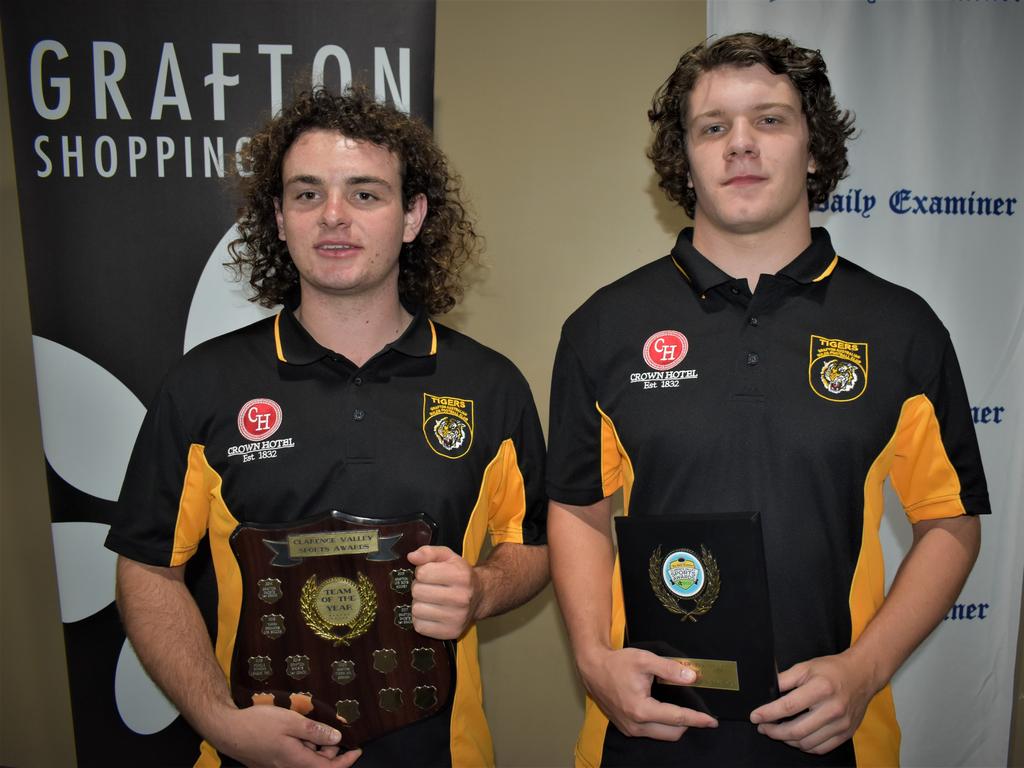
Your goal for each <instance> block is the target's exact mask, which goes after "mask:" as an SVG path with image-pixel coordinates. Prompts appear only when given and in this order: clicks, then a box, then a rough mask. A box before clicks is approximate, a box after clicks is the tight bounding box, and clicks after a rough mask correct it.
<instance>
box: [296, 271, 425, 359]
mask: <svg viewBox="0 0 1024 768" xmlns="http://www.w3.org/2000/svg"><path fill="white" fill-rule="evenodd" d="M295 317H296V319H298V321H299V323H301V324H302V327H303V328H305V329H306V331H308V332H309V335H310V336H312V337H313V338H314V339H316V342H317V343H318V344H320V345H321V346H323V347H326V348H327V349H329V350H331V351H332V352H337V353H338V354H339V355H344V356H345V357H346V358H348V359H349V360H351V361H352V362H353V363H354V364H355V365H356V366H357V367H362V366H363V365H364V364H365V363H366V361H367V360H369V359H370V358H371V357H373V356H374V355H375V354H377V353H378V352H380V350H382V349H383V348H384V347H385V346H387V345H388V344H390V343H391V342H393V341H394V340H395V339H397V338H398V337H399V336H401V335H402V333H403V332H404V331H405V329H406V328H408V327H409V323H410V322H411V321H412V315H410V314H409V313H408V312H406V311H405V308H404V307H403V306H402V304H401V302H399V300H398V293H397V292H393V293H392V295H391V296H390V298H389V299H385V300H381V299H379V298H378V299H377V300H374V299H373V297H364V296H353V297H338V296H324V295H322V294H319V293H315V292H312V291H306V290H304V291H302V304H301V305H300V306H299V308H298V309H297V310H295Z"/></svg>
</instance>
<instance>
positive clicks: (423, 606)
mask: <svg viewBox="0 0 1024 768" xmlns="http://www.w3.org/2000/svg"><path fill="white" fill-rule="evenodd" d="M460 615H465V611H464V610H462V611H460V610H459V609H458V608H457V607H455V606H452V605H438V604H437V603H427V602H423V601H421V600H414V601H413V621H416V620H417V618H419V620H420V621H422V622H447V621H451V620H453V618H456V617H458V616H460Z"/></svg>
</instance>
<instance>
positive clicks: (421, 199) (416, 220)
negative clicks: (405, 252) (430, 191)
mask: <svg viewBox="0 0 1024 768" xmlns="http://www.w3.org/2000/svg"><path fill="white" fill-rule="evenodd" d="M425 218H427V196H426V195H424V194H422V193H420V194H418V195H416V196H415V197H414V198H413V199H412V202H411V204H410V205H409V208H408V210H406V212H405V230H404V231H403V233H402V242H403V243H411V242H412V241H413V240H415V239H416V236H417V235H419V233H420V227H422V226H423V220H424V219H425Z"/></svg>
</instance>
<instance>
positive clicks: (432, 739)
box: [107, 310, 546, 766]
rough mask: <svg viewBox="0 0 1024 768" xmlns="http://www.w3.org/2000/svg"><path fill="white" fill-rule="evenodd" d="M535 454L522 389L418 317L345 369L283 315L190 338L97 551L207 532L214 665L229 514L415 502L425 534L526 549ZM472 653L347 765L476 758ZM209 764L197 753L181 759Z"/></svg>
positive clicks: (275, 517) (478, 704) (225, 608)
mask: <svg viewBox="0 0 1024 768" xmlns="http://www.w3.org/2000/svg"><path fill="white" fill-rule="evenodd" d="M543 463H544V445H543V435H542V433H541V429H540V423H539V420H538V418H537V413H536V408H535V406H534V404H533V398H532V396H531V393H530V389H529V386H528V384H527V383H526V380H525V379H524V378H523V376H522V375H521V374H520V373H519V371H518V370H517V369H516V367H515V366H514V365H513V364H512V363H511V362H510V361H509V360H507V359H506V358H504V357H502V356H501V355H499V354H498V353H496V352H494V351H492V350H490V349H488V348H486V347H484V346H482V345H480V344H478V343H476V342H475V341H473V340H472V339H470V338H468V337H466V336H464V335H462V334H460V333H457V332H456V331H453V330H450V329H448V328H445V327H444V326H442V325H439V324H437V323H434V322H432V321H431V320H430V319H428V318H427V317H426V316H425V315H424V314H420V315H418V316H417V317H416V318H415V319H414V320H413V322H412V323H411V324H410V326H409V328H408V329H407V330H406V332H405V333H404V334H403V335H402V336H401V338H399V339H398V340H397V341H395V342H394V343H393V344H390V345H388V346H387V347H385V348H384V349H383V350H381V352H379V353H378V354H377V355H375V356H374V357H373V358H372V359H371V360H369V361H368V362H367V363H366V364H365V365H364V366H362V367H361V368H356V367H355V366H354V365H353V364H352V363H350V362H349V361H348V360H347V359H345V358H344V357H342V356H340V355H337V354H334V353H332V352H331V351H329V350H327V349H325V348H323V347H321V346H320V345H319V344H317V343H316V341H314V340H313V338H312V337H311V336H310V335H309V334H308V333H307V332H306V331H305V329H303V327H302V326H301V325H300V324H299V323H298V321H297V320H296V319H295V316H294V315H293V314H292V312H291V311H289V310H285V311H283V312H282V313H280V314H279V315H277V316H275V317H272V318H268V319H266V320H263V321H260V322H258V323H255V324H253V325H250V326H248V327H246V328H243V329H241V330H239V331H236V332H233V333H230V334H227V335H225V336H222V337H219V338H217V339H213V340H211V341H209V342H207V343H205V344H202V345H200V346H199V347H197V348H195V349H194V350H192V351H190V352H189V353H188V354H187V355H186V356H185V357H184V358H183V359H182V360H181V362H180V363H179V364H178V365H177V366H176V367H175V368H174V369H173V370H172V371H171V372H170V374H169V375H168V376H167V378H166V380H165V382H164V384H163V386H162V389H161V391H160V393H159V395H158V397H157V399H156V402H155V403H154V404H153V406H152V407H151V408H150V410H149V412H148V414H147V416H146V419H145V422H144V423H143V426H142V429H141V431H140V433H139V437H138V439H137V441H136V445H135V449H134V452H133V455H132V459H131V463H130V465H129V468H128V472H127V475H126V477H125V482H124V487H123V489H122V493H121V497H120V500H119V505H118V517H117V519H116V521H115V522H114V525H113V526H112V528H111V532H110V534H109V536H108V538H107V546H108V547H109V548H111V549H113V550H114V551H116V552H118V553H120V554H122V555H124V556H126V557H129V558H131V559H133V560H137V561H139V562H143V563H148V564H152V565H159V566H176V565H181V564H183V563H186V562H187V561H188V560H189V559H190V558H191V557H192V556H193V554H194V553H195V552H196V551H197V549H198V548H199V546H200V542H201V541H202V540H203V538H204V537H206V536H207V535H208V536H209V548H210V551H211V554H212V559H213V563H214V568H215V571H216V574H217V590H218V595H217V597H218V602H217V606H218V623H219V626H220V627H221V628H222V630H223V631H220V632H218V636H217V642H216V653H217V658H218V659H219V660H220V662H221V666H222V668H223V669H225V673H227V670H228V667H229V664H230V659H231V654H232V649H233V646H232V643H233V642H234V628H235V627H236V626H237V617H238V612H239V609H240V604H241V593H240V586H239V579H238V575H237V574H238V567H237V564H236V563H235V561H234V557H233V555H232V553H231V551H230V548H229V546H228V537H229V536H230V534H231V533H232V531H233V530H234V529H235V527H236V526H237V525H238V524H239V523H245V522H251V523H271V522H273V523H280V522H288V521H291V520H297V519H300V518H306V517H310V516H315V515H319V514H323V513H326V512H328V511H330V510H332V509H340V510H343V511H345V512H348V513H351V514H353V515H357V516H361V517H370V518H381V517H395V516H400V515H405V514H408V513H412V512H425V513H427V514H428V515H430V516H431V517H432V518H433V519H434V520H435V521H436V522H437V523H438V524H439V534H440V537H439V541H438V543H439V544H443V545H445V546H448V547H450V548H451V549H452V550H454V551H455V552H457V553H459V554H460V555H462V556H463V557H464V558H465V559H466V560H468V561H469V562H470V563H476V562H477V559H478V557H479V554H480V549H481V546H482V544H483V542H484V539H485V537H486V536H487V535H488V534H490V538H491V541H492V542H493V543H495V544H497V543H502V542H511V543H526V544H539V543H543V542H544V540H545V539H544V536H545V533H544V531H545V514H546V510H545V499H544V496H543V475H542V473H543ZM476 647H477V636H476V629H475V628H471V629H470V630H469V632H468V633H467V634H466V635H465V636H464V637H463V638H462V639H461V640H460V641H459V642H458V644H457V652H456V657H457V683H456V691H455V695H454V697H453V703H452V705H451V706H450V707H449V708H448V710H447V711H446V712H445V713H442V714H439V715H437V716H435V717H432V718H429V719H427V720H424V721H420V722H419V723H417V724H414V725H412V726H410V727H408V728H406V729H403V730H400V731H396V732H394V733H392V734H389V735H388V736H385V737H383V738H381V739H379V740H376V741H374V742H371V743H370V744H368V745H367V746H366V749H365V751H364V755H363V757H362V758H360V761H359V763H360V765H366V766H376V765H380V766H389V765H398V764H400V763H403V762H406V761H408V759H409V758H410V755H415V762H416V763H417V764H420V765H451V764H455V765H485V764H490V763H493V755H492V749H491V739H490V734H489V732H488V729H487V723H486V721H485V719H484V714H483V708H482V695H481V689H480V672H479V668H478V664H477V654H476ZM453 723H455V724H457V726H458V727H454V726H453ZM215 764H216V756H215V753H213V751H212V750H210V749H209V748H208V746H207V747H204V752H203V757H201V758H200V761H199V763H197V765H215Z"/></svg>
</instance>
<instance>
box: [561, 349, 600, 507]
mask: <svg viewBox="0 0 1024 768" xmlns="http://www.w3.org/2000/svg"><path fill="white" fill-rule="evenodd" d="M602 429H603V425H602V421H601V412H600V410H599V407H598V398H597V394H596V393H595V391H594V387H593V384H592V382H591V380H590V377H589V376H588V375H587V372H586V371H585V370H584V367H583V363H582V361H581V360H580V356H579V354H578V353H577V350H576V346H575V345H574V343H573V342H572V340H571V339H570V334H569V331H568V330H567V329H563V330H562V337H561V339H560V340H559V342H558V351H557V352H556V354H555V365H554V370H553V371H552V376H551V412H550V418H549V422H548V471H547V476H548V481H547V488H548V496H550V497H551V499H552V500H554V501H560V502H563V503H566V504H573V505H579V506H585V505H588V504H594V503H596V502H598V501H600V500H601V499H603V498H604V497H605V496H607V495H610V493H611V492H612V491H614V490H615V488H613V487H609V484H608V483H607V482H605V480H604V473H603V471H602V469H603V468H602Z"/></svg>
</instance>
